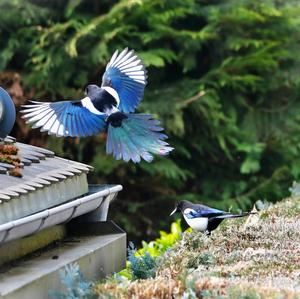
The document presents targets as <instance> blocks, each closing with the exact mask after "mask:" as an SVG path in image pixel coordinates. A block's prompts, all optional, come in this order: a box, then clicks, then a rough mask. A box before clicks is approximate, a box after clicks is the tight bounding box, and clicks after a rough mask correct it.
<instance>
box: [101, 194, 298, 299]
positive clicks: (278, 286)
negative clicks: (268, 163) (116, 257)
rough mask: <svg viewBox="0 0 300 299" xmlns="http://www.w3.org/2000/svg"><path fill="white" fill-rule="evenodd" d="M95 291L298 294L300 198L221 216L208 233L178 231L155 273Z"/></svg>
mask: <svg viewBox="0 0 300 299" xmlns="http://www.w3.org/2000/svg"><path fill="white" fill-rule="evenodd" d="M96 292H97V293H98V294H99V296H100V298H107V297H110V298H138V299H144V298H145V299H146V298H249V299H250V298H253V299H254V298H300V197H294V198H288V199H285V200H283V201H282V202H280V203H278V204H276V205H274V206H270V207H269V208H267V209H266V210H264V211H261V212H259V213H258V214H257V215H252V216H251V217H249V218H248V219H236V220H227V221H226V222H224V223H223V225H222V226H220V227H219V228H218V229H217V230H216V231H214V232H213V233H212V235H211V236H210V237H208V236H206V235H203V234H201V233H196V232H192V233H184V234H183V236H182V239H181V240H180V241H179V242H178V243H176V245H175V246H173V248H171V249H170V250H169V251H167V252H166V253H165V254H164V255H163V256H161V257H160V263H159V267H158V269H157V272H156V277H155V278H153V279H147V280H140V281H133V282H130V281H126V280H121V281H119V282H117V281H116V280H114V279H112V280H109V281H106V282H105V283H101V284H98V285H97V286H96Z"/></svg>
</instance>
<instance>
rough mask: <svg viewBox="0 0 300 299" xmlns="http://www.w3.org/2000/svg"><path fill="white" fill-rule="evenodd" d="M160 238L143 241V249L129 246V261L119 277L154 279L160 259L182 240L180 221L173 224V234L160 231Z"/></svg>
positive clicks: (131, 244)
mask: <svg viewBox="0 0 300 299" xmlns="http://www.w3.org/2000/svg"><path fill="white" fill-rule="evenodd" d="M159 234H160V238H157V239H155V240H154V241H150V242H149V243H147V242H145V241H142V247H141V248H140V249H138V250H137V249H135V248H134V245H133V243H130V244H129V248H128V261H127V267H126V269H124V270H122V271H120V272H119V273H118V275H120V276H122V277H126V278H128V279H130V280H131V279H146V278H149V277H154V275H155V271H156V267H157V266H158V263H159V260H158V259H157V257H159V256H160V255H161V254H163V253H164V252H165V251H166V250H168V249H170V248H171V247H172V246H173V245H174V244H175V243H176V241H178V240H179V239H180V238H181V234H182V229H181V226H180V220H177V221H176V222H173V223H172V224H171V232H170V233H167V232H164V231H160V232H159Z"/></svg>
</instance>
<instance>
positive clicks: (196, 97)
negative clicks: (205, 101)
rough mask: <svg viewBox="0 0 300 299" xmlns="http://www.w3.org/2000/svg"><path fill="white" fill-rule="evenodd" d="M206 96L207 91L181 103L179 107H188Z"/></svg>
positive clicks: (200, 92)
mask: <svg viewBox="0 0 300 299" xmlns="http://www.w3.org/2000/svg"><path fill="white" fill-rule="evenodd" d="M204 95H205V91H204V90H201V91H199V92H198V93H197V94H196V95H194V96H192V97H190V98H188V99H185V100H184V101H183V102H181V103H180V104H179V105H180V107H186V106H188V105H189V104H191V103H193V102H195V101H197V100H199V99H200V98H201V97H203V96H204Z"/></svg>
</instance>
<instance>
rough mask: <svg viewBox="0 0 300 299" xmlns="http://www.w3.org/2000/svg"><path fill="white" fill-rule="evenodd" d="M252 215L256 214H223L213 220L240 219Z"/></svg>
mask: <svg viewBox="0 0 300 299" xmlns="http://www.w3.org/2000/svg"><path fill="white" fill-rule="evenodd" d="M254 214H257V213H256V212H243V213H240V214H230V213H228V214H224V215H221V216H217V217H215V218H218V219H229V218H240V217H246V216H249V215H254Z"/></svg>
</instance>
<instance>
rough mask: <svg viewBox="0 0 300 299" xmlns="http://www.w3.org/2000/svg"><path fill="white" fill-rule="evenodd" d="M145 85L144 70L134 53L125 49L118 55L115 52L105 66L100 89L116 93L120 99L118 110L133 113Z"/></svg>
mask: <svg viewBox="0 0 300 299" xmlns="http://www.w3.org/2000/svg"><path fill="white" fill-rule="evenodd" d="M146 84H147V73H146V69H145V67H144V65H143V63H142V61H141V60H140V59H139V58H138V57H137V55H135V53H134V51H133V50H132V51H128V49H127V48H126V49H125V50H123V51H122V52H121V53H120V54H118V51H116V52H115V53H114V55H113V56H112V58H111V60H110V61H109V63H108V64H107V66H106V71H105V73H104V75H103V78H102V87H104V86H110V87H112V88H113V89H115V90H116V91H117V93H118V95H119V98H120V104H119V107H118V109H119V110H120V111H123V112H125V113H128V112H133V111H134V110H135V109H136V107H137V106H138V104H139V102H140V101H141V99H142V96H143V93H144V89H145V86H146Z"/></svg>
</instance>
